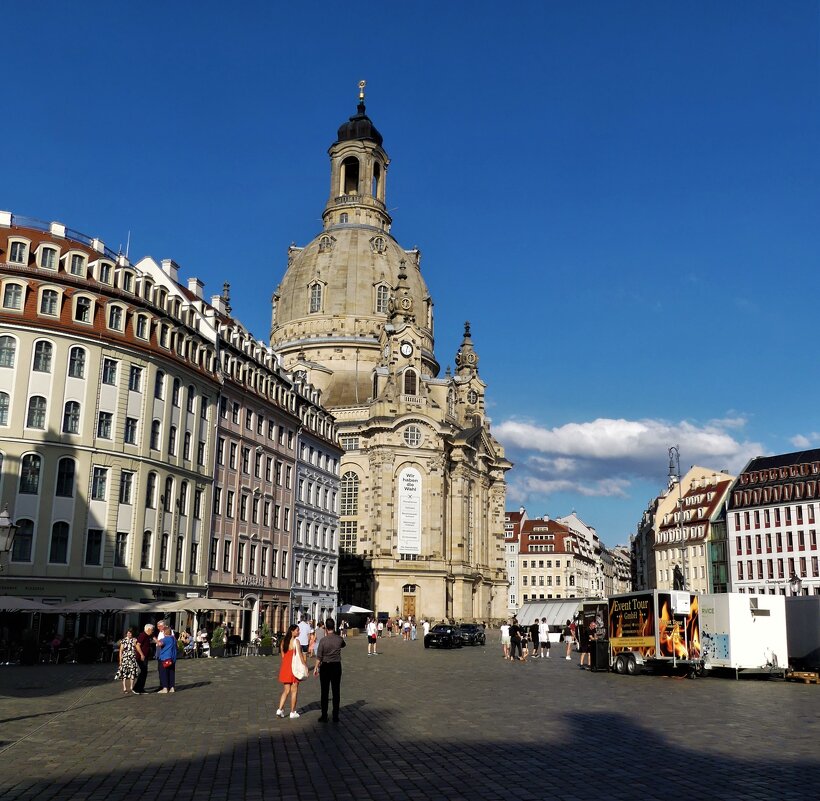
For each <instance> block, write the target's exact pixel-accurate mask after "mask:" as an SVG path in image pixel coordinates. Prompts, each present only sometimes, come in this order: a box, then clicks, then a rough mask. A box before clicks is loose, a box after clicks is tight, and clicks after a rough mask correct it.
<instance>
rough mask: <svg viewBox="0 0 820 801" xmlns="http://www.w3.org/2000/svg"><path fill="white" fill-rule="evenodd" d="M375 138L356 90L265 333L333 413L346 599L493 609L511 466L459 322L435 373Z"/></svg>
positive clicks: (392, 610)
mask: <svg viewBox="0 0 820 801" xmlns="http://www.w3.org/2000/svg"><path fill="white" fill-rule="evenodd" d="M382 142H383V140H382V136H381V135H380V134H379V132H378V131H377V130H376V128H375V126H374V125H373V123H372V122H371V120H370V119H369V117H368V116H367V114H366V112H365V105H364V96H363V93H361V94H360V99H359V105H358V108H357V113H356V114H355V115H354V116H353V117H351V118H350V119H349V120H348V121H347V122H345V123H344V124H343V125H342V126H341V127H340V128H339V132H338V136H337V139H336V141H335V142H334V143H333V145H332V146H331V147H330V150H329V155H330V183H331V185H330V197H329V199H328V202H327V204H326V206H325V210H324V213H323V215H322V218H323V229H322V231H321V232H320V233H319V235H318V236H316V237H315V238H314V239H313V241H311V242H310V243H309V244H308V245H306V246H305V247H296V246H291V247H290V249H289V251H288V266H287V271H286V273H285V275H284V277H283V279H282V281H281V283H280V285H279V287H278V288H277V290H276V292H275V293H274V296H273V303H272V320H271V345H272V346H273V347H274V348H275V349H276V351H277V352H278V353H279V354H280V355H281V357H282V359H283V361H284V364H285V366H286V367H287V368H288V369H290V370H292V371H294V375H295V377H296V379H297V380H304V381H307V382H309V383H310V384H312V385H313V386H315V387H317V388H318V389H320V390H321V393H322V395H321V400H322V403H323V404H324V405H325V406H326V407H327V408H329V409H331V410H332V412H333V414H334V416H335V417H336V419H337V423H338V430H339V435H340V442H341V444H342V447H343V448H344V450H345V453H344V456H343V458H342V463H341V469H340V473H341V487H340V496H339V514H340V529H339V547H340V557H341V559H340V573H339V598H340V603H354V604H357V605H360V606H363V607H366V608H368V609H373V610H375V611H377V612H387V613H389V614H391V615H393V614H397V613H398V614H403V615H405V616H406V615H414V616H415V617H418V618H422V617H426V618H428V619H432V620H439V619H455V620H487V621H489V620H497V619H499V618H501V617H504V616H505V615H506V611H507V588H508V580H507V574H506V570H505V561H504V505H505V494H506V483H505V473H506V471H507V470H509V469H510V467H511V466H512V465H511V464H510V462H508V461H507V460H506V459H505V457H504V450H503V448H502V447H501V445H500V444H499V443H498V442H497V441H496V440H495V438H494V437H493V436H492V434H491V432H490V428H489V423H488V421H487V419H486V414H485V392H486V385H485V383H484V382H483V381H482V379H481V378H480V376H479V372H478V364H479V356H478V353H477V351H476V349H475V347H474V345H473V341H472V338H471V332H470V326H469V324H466V325H465V329H464V337H463V340H462V343H461V347H460V348H459V351H458V353H457V354H456V356H455V370H454V371H453V372H452V373H451V370H450V368H449V367H448V368H447V370H446V372H445V374H444V375H443V376H440V375H439V373H440V366H439V363H438V361H437V360H436V356H435V353H434V336H433V301H432V298H431V297H430V293H429V291H428V289H427V286H426V283H425V281H424V278H423V276H422V273H421V253H420V252H419V251H418V250H417V249H413V250H406V249H404V248H402V247H401V245H399V243H398V242H397V241H396V240H395V239H394V238H393V237H392V236H391V233H390V228H391V224H392V219H391V217H390V215H389V213H388V211H387V205H386V201H385V198H386V186H385V179H386V175H387V168H388V165H389V159H388V156H387V153H386V152H385V150H384V149H383V147H382Z"/></svg>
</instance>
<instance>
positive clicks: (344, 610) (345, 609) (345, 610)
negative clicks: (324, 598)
mask: <svg viewBox="0 0 820 801" xmlns="http://www.w3.org/2000/svg"><path fill="white" fill-rule="evenodd" d="M368 612H370V613H372V612H373V610H372V609H365V608H364V607H362V606H354V605H353V604H345V605H344V606H340V607H339V614H340V615H357V614H361V615H366V614H367V613H368Z"/></svg>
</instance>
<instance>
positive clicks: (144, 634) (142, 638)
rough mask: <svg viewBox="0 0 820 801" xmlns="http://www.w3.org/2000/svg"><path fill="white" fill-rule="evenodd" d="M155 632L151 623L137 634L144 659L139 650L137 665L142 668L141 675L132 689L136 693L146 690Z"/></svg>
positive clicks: (139, 693) (140, 693)
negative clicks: (152, 638)
mask: <svg viewBox="0 0 820 801" xmlns="http://www.w3.org/2000/svg"><path fill="white" fill-rule="evenodd" d="M153 633H154V627H153V626H152V625H151V624H150V623H149V624H148V625H146V626H145V628H144V629H143V630H142V631H141V632H140V633H139V634H138V635H137V642H138V643H139V646H140V650H141V651H142V659H140V654H139V651H137V652H136V656H137V666H138V667H139V669H140V672H139V676H137V680H136V681H135V682H134V689H133V690H132V691H131V692H133V693H134V694H135V695H142V694H143V693H144V692H145V680H146V679H147V678H148V662H149V661H150V659H151V652H152V643H151V635H152V634H153Z"/></svg>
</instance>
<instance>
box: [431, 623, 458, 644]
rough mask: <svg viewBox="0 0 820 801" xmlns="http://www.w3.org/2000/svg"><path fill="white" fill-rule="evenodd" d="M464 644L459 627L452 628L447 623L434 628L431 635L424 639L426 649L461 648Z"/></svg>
mask: <svg viewBox="0 0 820 801" xmlns="http://www.w3.org/2000/svg"><path fill="white" fill-rule="evenodd" d="M463 644H464V641H463V639H462V637H461V629H460V628H459V627H458V626H450V625H448V624H446V623H439V624H438V625H437V626H433V628H431V629H430V633H429V634H428V635H427V636H426V637H425V638H424V647H425V648H461V646H462V645H463Z"/></svg>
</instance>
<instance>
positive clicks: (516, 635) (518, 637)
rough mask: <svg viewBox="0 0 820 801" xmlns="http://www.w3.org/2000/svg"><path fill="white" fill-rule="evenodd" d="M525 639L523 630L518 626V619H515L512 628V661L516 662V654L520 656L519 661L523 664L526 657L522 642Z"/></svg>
mask: <svg viewBox="0 0 820 801" xmlns="http://www.w3.org/2000/svg"><path fill="white" fill-rule="evenodd" d="M523 639H524V637H523V630H522V629H521V626H519V625H518V618H517V617H514V618H513V620H512V625H511V626H510V659H511V660H513V661H515V659H516V653H517V654H518V657H517V658H518V661H519V662H523V661H524V657H523V655H522V652H521V642H522V640H523Z"/></svg>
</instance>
